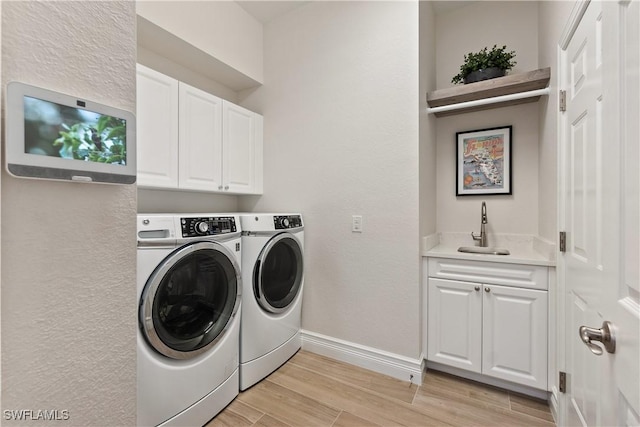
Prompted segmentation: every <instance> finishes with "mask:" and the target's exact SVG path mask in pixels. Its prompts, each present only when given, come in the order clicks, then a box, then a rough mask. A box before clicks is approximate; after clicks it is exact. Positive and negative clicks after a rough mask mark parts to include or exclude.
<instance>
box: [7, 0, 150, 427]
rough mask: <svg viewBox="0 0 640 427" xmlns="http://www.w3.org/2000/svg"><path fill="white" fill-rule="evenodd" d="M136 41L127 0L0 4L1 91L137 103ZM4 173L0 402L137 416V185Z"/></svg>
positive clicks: (102, 417) (93, 418)
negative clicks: (27, 88) (16, 85)
mask: <svg viewBox="0 0 640 427" xmlns="http://www.w3.org/2000/svg"><path fill="white" fill-rule="evenodd" d="M135 40H136V34H135V5H134V3H133V2H129V1H113V2H112V1H105V2H3V4H2V65H3V69H2V84H3V89H4V87H5V85H6V82H7V81H10V80H19V81H23V82H26V83H31V84H34V85H37V86H43V87H46V88H50V89H53V90H58V91H61V92H65V93H68V94H73V95H77V96H82V97H84V98H88V99H92V100H95V101H97V102H100V103H105V104H109V105H113V106H116V107H120V108H124V109H127V110H129V111H135V61H136V45H135ZM3 105H4V104H3ZM2 174H3V176H2V249H3V250H2V322H1V323H2V392H3V393H2V398H3V399H2V409H3V410H12V409H15V410H20V409H32V410H59V411H62V410H68V411H69V416H70V421H67V422H62V423H64V424H65V425H74V426H89V425H91V426H100V425H104V426H113V425H119V426H126V425H131V426H133V425H135V423H136V420H135V414H136V341H135V340H136V325H137V319H136V307H137V303H136V290H135V289H136V283H135V280H136V279H135V277H136V275H135V269H136V240H135V215H136V191H135V186H133V185H130V186H122V185H119V186H110V185H99V184H93V185H92V184H75V183H67V182H52V181H43V180H27V179H18V178H13V177H11V176H8V175H7V174H6V173H5V171H4V170H3V171H2ZM3 421H4V424H5V425H16V424H19V425H42V424H43V422H42V421H33V422H24V421H23V422H20V423H14V422H12V421H7V420H3Z"/></svg>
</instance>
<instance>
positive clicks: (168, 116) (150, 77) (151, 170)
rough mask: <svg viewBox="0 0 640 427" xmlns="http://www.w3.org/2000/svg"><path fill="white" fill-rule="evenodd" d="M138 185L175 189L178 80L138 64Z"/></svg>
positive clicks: (176, 180) (176, 179) (176, 182)
mask: <svg viewBox="0 0 640 427" xmlns="http://www.w3.org/2000/svg"><path fill="white" fill-rule="evenodd" d="M136 84H137V89H136V91H137V106H138V108H137V114H136V120H137V123H136V124H137V141H138V145H137V154H138V159H137V163H138V166H137V168H138V179H137V181H138V185H139V186H147V187H162V188H178V156H177V153H178V81H177V80H175V79H172V78H171V77H168V76H165V75H164V74H160V73H158V72H156V71H154V70H151V69H149V68H147V67H143V66H141V65H138V72H137V83H136Z"/></svg>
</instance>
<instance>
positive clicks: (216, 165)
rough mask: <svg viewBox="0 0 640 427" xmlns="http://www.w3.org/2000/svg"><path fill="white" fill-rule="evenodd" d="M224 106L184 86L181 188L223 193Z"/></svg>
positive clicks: (181, 88)
mask: <svg viewBox="0 0 640 427" xmlns="http://www.w3.org/2000/svg"><path fill="white" fill-rule="evenodd" d="M222 102H223V101H222V99H220V98H218V97H217V96H214V95H211V94H210V93H207V92H204V91H202V90H200V89H197V88H195V87H192V86H189V85H187V84H185V83H180V144H179V146H180V149H179V158H180V167H179V170H180V188H184V189H187V190H201V191H221V190H223V183H222Z"/></svg>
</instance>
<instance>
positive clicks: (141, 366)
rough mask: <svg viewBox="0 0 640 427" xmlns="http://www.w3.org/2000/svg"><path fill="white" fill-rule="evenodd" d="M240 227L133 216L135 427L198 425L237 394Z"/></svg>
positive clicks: (209, 218) (220, 221)
mask: <svg viewBox="0 0 640 427" xmlns="http://www.w3.org/2000/svg"><path fill="white" fill-rule="evenodd" d="M240 231H241V229H240V224H239V218H238V217H237V216H235V215H225V214H191V215H189V214H180V215H163V214H155V215H150V214H140V215H138V280H137V282H138V286H137V298H138V302H139V328H138V339H137V342H138V414H137V415H138V418H137V425H139V426H157V425H161V426H187V425H189V426H200V425H204V424H206V423H207V421H209V420H210V419H211V418H213V417H214V416H215V415H216V414H217V413H218V412H219V411H221V410H222V409H223V408H224V407H225V406H226V405H228V404H229V403H230V402H231V401H232V400H233V399H234V398H235V397H236V396H237V395H238V389H239V369H238V368H239V366H238V364H239V357H238V356H239V339H240V305H241V304H240V296H241V293H242V283H241V282H242V277H241V271H240V263H241V252H240V241H241V237H240Z"/></svg>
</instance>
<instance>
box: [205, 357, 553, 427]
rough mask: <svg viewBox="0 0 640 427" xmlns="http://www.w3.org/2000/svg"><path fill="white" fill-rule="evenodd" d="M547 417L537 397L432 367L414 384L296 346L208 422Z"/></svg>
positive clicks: (518, 420)
mask: <svg viewBox="0 0 640 427" xmlns="http://www.w3.org/2000/svg"><path fill="white" fill-rule="evenodd" d="M554 425H555V424H554V423H553V418H552V416H551V413H550V411H549V408H548V406H547V403H546V402H544V401H540V400H537V399H532V398H529V397H525V396H521V395H517V394H515V393H511V392H508V391H505V390H501V389H497V388H494V387H490V386H486V385H483V384H479V383H476V382H473V381H468V380H464V379H460V378H457V377H454V376H451V375H447V374H444V373H439V372H435V371H428V372H427V374H426V375H425V377H424V381H423V383H422V385H421V386H419V387H418V386H416V385H412V384H410V383H409V382H404V381H400V380H397V379H395V378H391V377H388V376H385V375H380V374H378V373H375V372H371V371H368V370H366V369H361V368H358V367H355V366H352V365H348V364H345V363H342V362H338V361H335V360H333V359H329V358H326V357H323V356H319V355H317V354H314V353H309V352H306V351H299V352H298V353H297V354H296V355H295V356H293V357H292V358H291V359H290V360H289V361H288V362H287V363H285V364H284V365H283V366H281V367H280V368H279V369H278V370H277V371H276V372H274V373H272V374H271V375H270V376H268V377H267V378H265V379H264V380H263V381H261V382H259V383H258V384H256V385H254V386H253V387H251V388H250V389H249V390H246V391H244V392H242V393H240V395H239V396H238V397H237V398H236V399H235V400H234V401H233V402H232V403H231V404H230V405H229V406H228V407H227V408H225V409H224V410H223V411H222V412H220V413H219V414H218V416H216V417H215V418H214V419H213V420H212V421H211V422H210V423H209V424H207V427H222V426H230V427H245V426H246V427H249V426H256V427H257V426H261V427H266V426H270V427H280V426H282V427H307V426H309V427H311V426H326V427H360V426H363V427H364V426H416V427H422V426H465V427H466V426H509V427H511V426H554Z"/></svg>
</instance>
